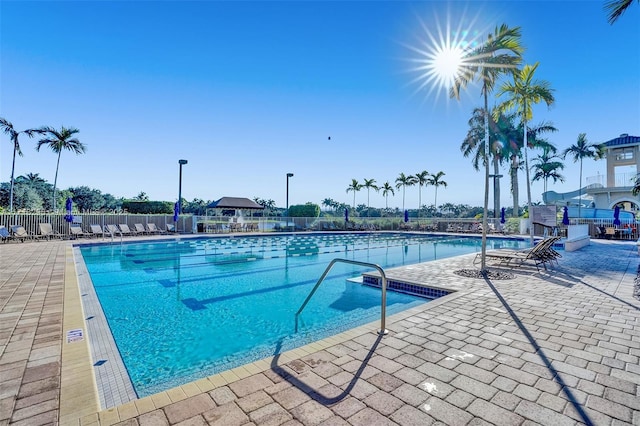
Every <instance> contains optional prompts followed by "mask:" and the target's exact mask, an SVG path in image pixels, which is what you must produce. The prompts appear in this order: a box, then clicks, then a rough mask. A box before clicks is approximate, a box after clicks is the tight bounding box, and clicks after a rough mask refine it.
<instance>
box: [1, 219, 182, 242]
mask: <svg viewBox="0 0 640 426" xmlns="http://www.w3.org/2000/svg"><path fill="white" fill-rule="evenodd" d="M38 227H39V229H40V233H39V234H30V233H29V232H27V230H26V229H25V228H24V227H23V226H21V225H12V226H11V232H9V230H8V229H7V228H6V227H5V226H1V225H0V240H1V241H2V242H7V241H20V242H24V241H25V240H37V239H46V240H51V239H54V238H59V239H62V238H66V237H68V236H70V237H71V238H80V237H88V238H92V237H107V236H109V237H110V236H116V235H119V236H127V235H130V236H133V235H161V234H167V233H173V232H175V227H174V226H173V225H169V224H167V227H166V230H165V229H162V228H158V227H157V226H156V224H155V223H148V224H147V225H146V227H145V226H144V225H143V224H142V223H136V224H135V225H134V227H133V229H131V228H130V227H129V225H127V224H120V225H117V226H116V225H105V226H104V228H103V227H102V226H100V225H90V226H89V232H85V231H84V230H83V229H82V226H80V225H78V224H71V225H69V235H65V234H61V233H59V232H56V231H55V230H54V229H53V226H52V225H51V224H50V223H40V224H39V225H38Z"/></svg>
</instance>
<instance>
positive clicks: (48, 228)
mask: <svg viewBox="0 0 640 426" xmlns="http://www.w3.org/2000/svg"><path fill="white" fill-rule="evenodd" d="M38 226H39V228H40V238H46V239H47V240H50V239H51V238H63V237H64V235H62V234H59V233H58V232H56V231H54V230H53V226H52V225H51V224H50V223H40V224H38Z"/></svg>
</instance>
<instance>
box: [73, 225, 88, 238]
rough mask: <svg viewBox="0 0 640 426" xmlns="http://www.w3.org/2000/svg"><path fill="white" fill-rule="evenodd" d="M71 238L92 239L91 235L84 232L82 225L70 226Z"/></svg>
mask: <svg viewBox="0 0 640 426" xmlns="http://www.w3.org/2000/svg"><path fill="white" fill-rule="evenodd" d="M69 232H70V233H71V238H80V237H90V235H89V234H88V233H86V232H84V231H83V230H82V227H81V226H80V225H69Z"/></svg>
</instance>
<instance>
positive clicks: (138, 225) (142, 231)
mask: <svg viewBox="0 0 640 426" xmlns="http://www.w3.org/2000/svg"><path fill="white" fill-rule="evenodd" d="M133 227H134V228H135V229H134V231H136V233H138V234H140V235H144V234H147V233H148V231H147V230H146V229H144V225H143V224H141V223H134V224H133Z"/></svg>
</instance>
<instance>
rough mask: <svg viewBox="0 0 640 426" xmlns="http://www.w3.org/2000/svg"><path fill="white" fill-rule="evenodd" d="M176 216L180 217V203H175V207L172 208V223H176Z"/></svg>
mask: <svg viewBox="0 0 640 426" xmlns="http://www.w3.org/2000/svg"><path fill="white" fill-rule="evenodd" d="M178 216H180V203H178V202H177V201H176V203H175V205H174V206H173V221H174V222H177V221H178Z"/></svg>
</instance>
